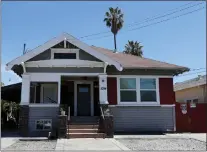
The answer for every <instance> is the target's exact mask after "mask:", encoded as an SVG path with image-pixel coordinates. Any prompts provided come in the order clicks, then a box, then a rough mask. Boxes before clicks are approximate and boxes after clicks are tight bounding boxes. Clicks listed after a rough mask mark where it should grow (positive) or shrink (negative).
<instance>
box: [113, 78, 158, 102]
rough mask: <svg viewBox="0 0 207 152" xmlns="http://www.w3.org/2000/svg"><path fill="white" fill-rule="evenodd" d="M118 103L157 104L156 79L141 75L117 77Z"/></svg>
mask: <svg viewBox="0 0 207 152" xmlns="http://www.w3.org/2000/svg"><path fill="white" fill-rule="evenodd" d="M117 82H118V87H119V93H118V94H119V96H118V100H119V101H118V102H119V103H120V104H140V105H141V104H159V103H160V101H159V92H158V86H157V85H158V79H157V78H149V77H146V76H143V77H138V76H135V77H125V76H121V77H120V78H119V79H118V81H117Z"/></svg>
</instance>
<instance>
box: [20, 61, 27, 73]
mask: <svg viewBox="0 0 207 152" xmlns="http://www.w3.org/2000/svg"><path fill="white" fill-rule="evenodd" d="M21 65H22V67H23V73H26V68H25V64H24V62H22V63H21Z"/></svg>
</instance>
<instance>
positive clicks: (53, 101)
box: [47, 97, 57, 103]
mask: <svg viewBox="0 0 207 152" xmlns="http://www.w3.org/2000/svg"><path fill="white" fill-rule="evenodd" d="M47 98H48V99H49V100H50V101H52V103H57V101H55V100H53V99H51V98H50V97H47Z"/></svg>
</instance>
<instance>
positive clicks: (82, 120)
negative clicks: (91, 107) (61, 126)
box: [69, 116, 99, 123]
mask: <svg viewBox="0 0 207 152" xmlns="http://www.w3.org/2000/svg"><path fill="white" fill-rule="evenodd" d="M97 122H99V117H78V116H75V117H71V118H70V121H69V123H97Z"/></svg>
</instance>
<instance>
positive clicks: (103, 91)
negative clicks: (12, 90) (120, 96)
mask: <svg viewBox="0 0 207 152" xmlns="http://www.w3.org/2000/svg"><path fill="white" fill-rule="evenodd" d="M21 95H22V98H21V99H22V100H21V105H22V107H24V108H22V110H21V111H22V114H20V117H21V119H20V121H21V122H20V130H22V131H23V132H25V130H27V132H26V133H25V134H27V135H28V134H29V135H30V136H47V135H48V132H51V131H54V129H56V130H61V128H62V129H63V130H62V131H60V132H62V133H63V134H62V133H60V134H61V135H60V136H61V137H70V138H72V137H74V138H80V137H82V136H80V135H81V134H85V136H84V137H105V136H103V133H100V129H101V130H102V131H103V128H104V125H105V124H104V123H103V122H104V120H105V118H104V110H103V109H102V107H103V105H107V103H108V101H107V76H106V75H103V74H102V75H101V74H100V75H89V76H82V75H77V76H75V75H64V74H61V75H60V74H54V73H53V74H51V75H50V74H47V75H45V74H39V73H38V74H34V73H32V74H28V75H23V81H22V93H21ZM26 99H28V100H26ZM26 101H27V102H26ZM60 108H63V109H64V110H65V112H66V113H65V114H66V116H65V117H64V116H63V117H61V116H60ZM25 109H26V110H25ZM25 111H26V112H25ZM84 117H85V118H87V119H86V121H83V122H85V124H84V125H85V126H83V124H80V123H78V124H76V121H77V120H79V118H84ZM90 117H91V119H93V118H97V119H96V120H97V121H96V124H93V126H97V125H98V128H96V129H95V130H97V133H94V131H95V130H93V131H92V133H93V135H92V134H91V128H90V126H88V125H91V124H87V123H90V121H87V120H91V119H90ZM22 119H26V120H24V121H22ZM65 119H66V120H65ZM74 120H75V121H74ZM82 120H83V119H82ZM22 122H23V124H22ZM25 122H26V124H25ZM74 123H75V124H74ZM62 124H63V126H60V125H62ZM73 125H74V126H73ZM78 125H81V126H82V127H81V129H82V130H75V133H74V132H73V131H74V130H73V129H76V127H77V128H78ZM64 126H65V127H64ZM71 127H72V132H71V131H69V130H71ZM74 127H75V128H74ZM84 127H85V128H84ZM88 127H89V128H88ZM93 129H94V128H93ZM87 130H88V132H85V131H87ZM77 131H80V132H79V133H77ZM82 131H84V132H82ZM20 132H21V131H20ZM104 132H105V131H104ZM70 133H71V134H70ZM69 134H70V136H69ZM72 134H74V135H72ZM27 135H25V136H27Z"/></svg>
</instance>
